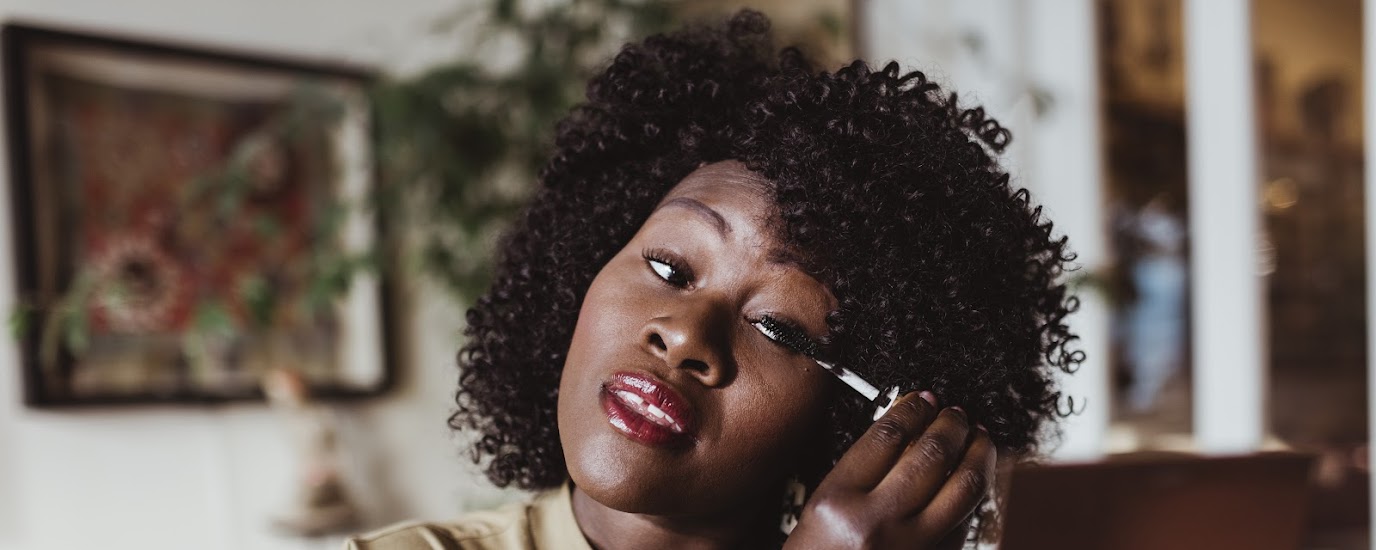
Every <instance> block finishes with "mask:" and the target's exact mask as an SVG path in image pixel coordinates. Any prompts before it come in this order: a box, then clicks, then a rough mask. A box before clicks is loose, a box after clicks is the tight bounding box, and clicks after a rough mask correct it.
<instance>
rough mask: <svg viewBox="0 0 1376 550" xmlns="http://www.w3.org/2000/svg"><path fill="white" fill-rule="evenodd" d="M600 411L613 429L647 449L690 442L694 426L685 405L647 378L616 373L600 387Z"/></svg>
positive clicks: (640, 375) (675, 396) (652, 379)
mask: <svg viewBox="0 0 1376 550" xmlns="http://www.w3.org/2000/svg"><path fill="white" fill-rule="evenodd" d="M601 400H602V410H603V411H606V413H607V421H608V422H610V423H611V425H612V427H613V428H616V430H617V431H619V432H621V434H622V435H624V436H626V437H628V438H630V439H631V440H632V441H636V442H638V443H642V444H645V445H651V446H667V445H675V444H684V443H688V442H690V441H692V439H693V434H694V432H695V431H696V429H697V428H696V426H695V425H694V424H693V409H692V406H691V405H689V404H688V401H687V400H686V399H684V398H683V396H681V395H679V394H678V392H675V391H674V390H673V388H670V387H669V385H668V384H665V383H664V382H662V381H660V380H658V379H656V378H655V377H653V376H650V375H648V374H639V373H632V372H618V373H616V374H614V375H612V379H611V381H609V382H607V383H606V384H603V385H602V395H601Z"/></svg>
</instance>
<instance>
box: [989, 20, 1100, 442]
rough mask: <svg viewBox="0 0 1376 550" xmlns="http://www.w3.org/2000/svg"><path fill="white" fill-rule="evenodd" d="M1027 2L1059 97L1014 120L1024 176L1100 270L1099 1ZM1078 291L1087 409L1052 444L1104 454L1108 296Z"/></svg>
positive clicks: (1069, 385) (1032, 67) (1044, 67)
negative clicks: (1024, 123)
mask: <svg viewBox="0 0 1376 550" xmlns="http://www.w3.org/2000/svg"><path fill="white" fill-rule="evenodd" d="M1021 8H1022V14H1023V15H1024V16H1025V17H1026V18H1025V19H1024V21H1025V25H1026V26H1025V27H1024V30H1023V36H1024V37H1025V41H1026V43H1025V44H1023V45H1022V46H1023V47H1022V52H1021V53H1020V56H1021V57H1023V59H1022V60H1021V61H1022V65H1023V68H1024V70H1025V73H1026V76H1027V78H1028V81H1029V82H1033V83H1036V84H1037V85H1038V86H1041V87H1043V88H1045V89H1046V90H1047V92H1049V93H1050V94H1051V96H1052V97H1054V98H1055V106H1054V107H1053V108H1052V109H1050V110H1049V111H1047V112H1046V113H1045V114H1044V115H1043V116H1041V117H1039V118H1034V117H1029V120H1030V124H1028V127H1026V128H1021V127H1015V128H1013V136H1014V141H1015V142H1016V141H1018V140H1019V139H1021V140H1023V147H1024V149H1023V152H1024V155H1023V165H1022V166H1021V169H1022V173H1023V175H1024V176H1025V178H1026V181H1025V182H1024V184H1025V185H1026V186H1027V187H1028V188H1030V189H1031V190H1032V192H1033V196H1034V198H1035V199H1036V200H1037V201H1039V202H1041V203H1042V204H1043V205H1045V207H1046V211H1047V215H1048V217H1050V219H1051V220H1052V221H1054V222H1055V228H1056V232H1057V233H1059V234H1062V235H1065V236H1067V237H1069V239H1070V245H1071V247H1072V248H1073V249H1074V251H1075V253H1076V254H1077V256H1078V259H1077V261H1076V263H1077V264H1078V265H1079V267H1080V270H1081V271H1080V272H1081V273H1088V272H1093V271H1095V270H1097V269H1099V268H1101V267H1103V266H1104V265H1105V263H1106V262H1107V259H1108V258H1107V255H1108V247H1107V242H1106V239H1105V235H1106V233H1107V230H1106V229H1105V227H1104V199H1103V162H1102V158H1103V144H1102V143H1101V141H1100V138H1099V134H1100V132H1099V126H1100V122H1099V120H1100V113H1101V111H1102V107H1101V104H1100V101H1099V77H1098V64H1097V55H1096V53H1097V51H1098V44H1097V42H1096V40H1095V18H1094V9H1095V8H1094V2H1093V0H1033V1H1031V2H1028V3H1027V4H1025V5H1024V6H1021ZM1072 275H1073V274H1072ZM1077 294H1078V296H1079V298H1080V311H1079V313H1076V314H1074V315H1072V316H1071V319H1070V324H1071V328H1072V330H1074V331H1075V332H1076V333H1077V334H1079V335H1080V338H1081V340H1080V341H1079V342H1077V343H1076V346H1077V347H1078V348H1079V349H1080V350H1082V351H1084V352H1085V362H1084V364H1082V365H1080V368H1079V370H1078V371H1077V372H1076V373H1075V374H1073V375H1069V376H1062V377H1060V380H1059V383H1060V387H1061V391H1062V392H1064V394H1065V395H1068V396H1070V397H1073V398H1074V402H1075V408H1076V409H1077V410H1080V409H1081V408H1083V412H1081V413H1080V414H1078V415H1074V416H1071V417H1070V418H1067V419H1066V420H1065V423H1064V424H1063V435H1064V437H1063V439H1062V441H1061V445H1060V447H1059V448H1057V449H1055V451H1054V454H1053V456H1054V457H1055V458H1057V459H1061V460H1086V459H1093V458H1096V457H1098V456H1100V455H1101V454H1103V452H1104V440H1105V434H1106V432H1107V431H1108V424H1109V413H1110V411H1111V403H1112V397H1111V395H1110V391H1109V362H1108V355H1109V345H1108V339H1109V334H1108V332H1109V310H1108V305H1107V303H1106V301H1105V300H1104V297H1103V296H1102V295H1101V294H1099V293H1098V292H1095V291H1094V290H1092V289H1089V288H1081V289H1078V291H1077Z"/></svg>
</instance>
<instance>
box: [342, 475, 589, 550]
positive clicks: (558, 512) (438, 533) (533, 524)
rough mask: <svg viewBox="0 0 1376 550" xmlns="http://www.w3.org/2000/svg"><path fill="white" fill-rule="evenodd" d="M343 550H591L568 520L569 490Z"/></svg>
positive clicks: (355, 541) (400, 528) (368, 538)
mask: <svg viewBox="0 0 1376 550" xmlns="http://www.w3.org/2000/svg"><path fill="white" fill-rule="evenodd" d="M344 547H345V549H346V550H565V549H567V550H592V547H591V546H590V545H589V544H588V541H587V539H585V538H583V531H581V530H580V529H578V523H577V522H576V521H574V519H573V499H572V498H571V494H570V491H569V485H568V484H564V486H563V487H562V488H560V489H558V490H551V491H546V492H544V493H540V495H538V496H537V497H535V500H534V501H533V502H530V503H516V504H508V505H506V506H503V507H501V508H498V509H496V510H489V511H483V512H475V513H472V514H468V515H465V516H463V517H461V518H459V519H458V520H455V521H453V522H445V523H428V522H414V521H413V522H406V523H400V524H397V525H393V526H391V527H386V528H383V529H380V530H378V531H374V532H372V533H368V534H366V535H359V536H357V537H353V538H351V539H349V540H348V541H346V542H345V543H344Z"/></svg>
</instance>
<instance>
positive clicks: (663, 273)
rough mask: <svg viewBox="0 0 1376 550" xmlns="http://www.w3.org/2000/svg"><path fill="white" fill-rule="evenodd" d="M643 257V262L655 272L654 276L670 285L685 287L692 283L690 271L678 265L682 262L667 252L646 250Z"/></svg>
mask: <svg viewBox="0 0 1376 550" xmlns="http://www.w3.org/2000/svg"><path fill="white" fill-rule="evenodd" d="M644 257H645V263H646V264H648V265H649V266H650V269H651V270H652V271H654V272H655V276H657V277H659V278H660V279H662V280H664V282H666V283H668V284H669V285H670V286H674V287H678V288H686V287H687V286H688V285H689V284H690V283H692V280H693V274H692V272H691V271H689V270H688V268H686V267H680V266H681V265H682V263H681V262H680V261H678V260H677V259H675V258H673V257H672V256H670V255H669V254H666V253H665V252H663V251H660V250H648V251H646V252H645V253H644Z"/></svg>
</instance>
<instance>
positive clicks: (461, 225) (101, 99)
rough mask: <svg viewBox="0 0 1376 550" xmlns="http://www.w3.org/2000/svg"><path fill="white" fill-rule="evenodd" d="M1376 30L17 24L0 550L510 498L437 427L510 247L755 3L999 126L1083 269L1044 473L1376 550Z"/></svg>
mask: <svg viewBox="0 0 1376 550" xmlns="http://www.w3.org/2000/svg"><path fill="white" fill-rule="evenodd" d="M1369 4H1371V2H1363V1H1362V0H1307V1H1301V0H961V1H957V0H807V1H788V0H761V1H759V2H749V1H728V0H709V1H696V2H655V1H651V0H643V1H626V0H540V1H534V0H526V1H517V0H394V1H392V2H388V3H376V2H374V3H367V2H348V3H342V2H338V1H324V0H297V1H294V2H270V1H267V0H240V1H237V2H210V1H206V0H178V1H172V0H126V1H124V2H104V1H97V0H0V22H3V23H4V24H5V25H6V27H5V30H4V42H3V48H4V51H3V56H4V62H5V68H4V75H3V79H4V81H3V88H4V92H5V97H6V106H7V108H6V110H5V112H4V115H3V117H2V118H3V125H4V126H5V128H6V134H5V138H4V139H5V141H4V143H5V145H4V149H5V151H6V154H5V155H4V156H3V157H0V159H2V160H0V162H3V163H5V164H4V166H5V168H4V170H0V173H3V174H5V175H4V176H3V177H5V178H6V179H7V185H5V186H4V187H5V188H6V189H7V192H6V193H0V313H3V314H4V315H5V317H6V318H7V319H8V329H9V330H8V331H7V332H6V334H5V338H0V365H3V366H5V367H6V368H2V369H0V548H4V549H15V550H40V549H42V550H47V549H68V548H84V547H94V546H99V547H103V548H185V547H189V546H194V547H197V548H226V549H228V548H264V549H271V548H282V549H297V548H337V547H338V546H339V544H340V541H341V539H342V534H344V533H349V532H357V531H359V530H364V529H368V528H372V527H377V526H381V525H385V524H387V523H390V522H394V521H398V520H402V519H406V518H425V519H443V518H449V517H453V516H454V515H456V514H458V513H460V512H462V511H464V510H470V509H480V508H490V507H492V506H495V505H497V504H499V503H501V502H505V501H508V500H511V499H514V498H519V497H520V495H519V494H516V493H513V492H507V491H500V490H497V489H494V488H492V487H491V486H490V485H489V484H487V483H486V481H485V480H484V479H483V478H482V476H481V474H480V473H479V472H478V471H477V469H476V468H475V467H473V466H471V464H470V462H469V460H468V459H467V455H466V454H465V452H464V445H463V443H464V442H463V437H464V436H463V435H462V434H457V435H456V434H453V433H451V431H450V430H449V429H448V427H447V426H446V424H445V419H446V418H447V416H448V414H449V411H450V404H451V402H452V393H453V389H454V384H455V381H456V375H457V373H456V372H455V370H454V368H453V366H452V365H453V357H454V352H455V351H456V350H457V349H458V347H459V345H460V338H461V334H462V330H463V311H464V308H465V307H466V304H468V303H469V302H470V301H471V300H472V299H473V297H474V296H475V295H476V294H477V293H478V292H480V291H481V289H482V288H483V285H484V284H485V280H486V279H485V277H486V273H487V269H488V266H489V257H490V256H489V254H490V251H491V247H492V241H493V238H494V236H495V235H496V234H497V233H498V232H499V231H500V229H501V228H502V227H503V226H504V224H505V223H507V221H509V220H510V219H511V216H512V215H513V213H514V212H515V211H516V209H517V208H518V207H519V205H520V204H521V203H522V201H523V200H524V199H525V198H526V197H527V196H528V194H529V192H530V185H531V182H532V181H533V178H534V173H535V172H536V170H538V167H539V165H540V164H541V163H542V162H543V160H544V158H545V157H544V156H545V154H546V151H547V148H548V145H549V139H550V134H551V131H550V129H551V128H552V125H553V122H554V121H555V120H557V119H558V117H559V116H560V115H561V114H562V113H563V112H565V111H566V110H567V108H568V107H569V106H570V105H571V104H573V103H575V102H577V101H578V99H579V98H580V96H581V93H582V84H583V82H584V81H585V79H586V78H587V76H588V75H589V74H591V73H592V72H593V71H595V70H596V69H597V67H598V66H599V65H600V64H601V63H602V62H603V61H604V60H605V59H606V58H607V56H609V55H610V54H612V53H613V52H615V50H616V48H617V47H618V46H619V45H620V44H621V43H623V42H625V41H627V40H630V39H632V38H634V37H637V36H641V35H643V34H645V33H648V32H653V31H656V30H661V29H665V28H669V27H672V26H674V25H676V24H678V23H680V22H682V21H685V20H689V19H693V18H700V17H704V16H711V15H712V14H721V13H730V12H732V11H734V10H735V9H738V8H740V7H744V6H750V7H755V8H757V9H760V10H761V11H764V12H766V13H767V14H769V15H770V16H771V18H773V20H774V22H775V25H776V34H777V35H778V38H779V41H780V42H781V43H784V44H787V43H796V44H800V45H802V46H803V47H804V49H805V50H808V51H811V52H813V53H814V54H816V55H818V56H821V57H822V58H825V59H829V60H831V61H832V62H834V63H836V64H840V63H842V62H844V61H846V60H849V59H852V58H854V57H857V56H859V57H863V58H865V59H868V60H871V61H873V62H875V63H879V64H882V63H883V62H886V61H888V60H890V59H893V60H897V61H899V62H900V63H901V64H903V66H904V67H905V68H906V69H917V70H922V71H924V72H926V73H927V74H928V75H930V76H932V77H934V78H935V79H936V80H937V81H939V82H942V83H945V84H947V85H949V86H951V87H952V88H953V89H955V90H957V91H959V92H960V97H961V99H962V101H963V102H976V103H980V104H983V105H984V106H985V107H986V108H987V109H988V110H989V111H991V112H992V113H993V115H994V116H995V117H996V118H998V119H999V120H1000V121H1001V122H1002V123H1003V124H1004V125H1005V126H1007V127H1009V128H1011V129H1012V130H1013V132H1014V137H1015V139H1014V141H1013V145H1012V147H1011V148H1010V151H1009V152H1008V154H1007V157H1006V165H1007V167H1008V169H1009V170H1010V171H1011V172H1012V174H1013V175H1014V178H1015V182H1016V183H1018V184H1019V185H1022V186H1026V187H1027V188H1029V189H1030V190H1031V191H1032V194H1033V196H1034V197H1035V198H1036V200H1037V201H1038V202H1041V203H1043V204H1045V205H1046V212H1047V214H1048V216H1049V217H1050V218H1051V219H1052V220H1054V221H1055V224H1056V229H1057V231H1058V232H1061V233H1062V234H1065V235H1067V236H1069V237H1070V240H1071V243H1072V246H1073V247H1074V249H1075V251H1076V252H1077V253H1078V254H1079V258H1078V263H1079V265H1080V269H1079V270H1078V271H1076V272H1074V273H1071V274H1070V277H1071V280H1072V281H1073V284H1074V285H1075V286H1076V288H1077V290H1078V293H1079V296H1080V299H1081V309H1080V311H1079V313H1077V314H1076V315H1075V316H1074V319H1073V323H1074V325H1075V327H1076V330H1077V331H1078V332H1079V333H1080V334H1081V336H1082V338H1083V340H1082V342H1081V344H1082V349H1083V350H1084V352H1085V353H1086V357H1087V360H1086V361H1085V363H1084V365H1083V367H1082V368H1081V370H1080V371H1079V372H1078V373H1077V374H1076V375H1075V376H1073V377H1069V378H1067V379H1065V380H1064V381H1063V388H1064V389H1065V391H1066V393H1067V394H1068V395H1070V396H1073V397H1074V398H1075V400H1074V403H1073V405H1072V406H1073V408H1074V409H1075V410H1077V411H1080V414H1078V415H1076V416H1073V417H1071V418H1070V420H1069V421H1068V422H1067V425H1066V427H1065V430H1064V433H1063V434H1062V436H1061V438H1060V442H1059V445H1057V446H1056V447H1055V450H1054V451H1053V454H1052V457H1051V458H1052V460H1055V461H1067V462H1078V461H1091V460H1099V459H1102V458H1105V457H1110V456H1122V455H1133V454H1146V453H1191V454H1193V453H1199V454H1236V453H1248V452H1253V451H1258V450H1282V449H1291V450H1299V451H1304V452H1312V453H1315V454H1317V455H1318V456H1319V457H1320V459H1319V463H1318V468H1317V469H1316V473H1315V478H1314V480H1313V482H1312V485H1313V498H1312V501H1311V502H1312V506H1311V514H1310V526H1309V528H1308V531H1307V534H1306V535H1305V537H1306V542H1305V548H1367V547H1369V544H1370V542H1369V541H1370V537H1369V527H1370V521H1371V520H1370V517H1371V508H1370V476H1369V464H1370V452H1369V445H1368V442H1369V439H1370V437H1369V434H1370V431H1369V430H1370V422H1369V418H1371V410H1372V409H1371V405H1370V403H1369V400H1368V395H1369V393H1370V388H1371V382H1370V380H1369V377H1368V367H1367V365H1368V355H1369V353H1370V352H1369V350H1370V349H1371V348H1370V345H1371V344H1370V342H1371V338H1370V334H1371V329H1370V328H1369V327H1368V324H1367V312H1368V311H1371V310H1372V303H1373V301H1372V300H1371V299H1370V298H1369V294H1368V289H1369V288H1371V285H1372V278H1371V277H1370V275H1369V274H1368V273H1367V269H1366V266H1367V264H1368V262H1367V258H1368V256H1369V255H1370V254H1371V253H1372V246H1373V245H1372V239H1371V238H1368V235H1369V233H1368V230H1367V229H1366V227H1367V226H1366V224H1365V222H1364V220H1365V210H1366V208H1367V205H1369V204H1371V203H1370V202H1369V201H1368V199H1367V198H1366V197H1367V196H1368V195H1369V193H1367V192H1366V188H1367V185H1366V183H1365V182H1366V181H1367V180H1368V178H1367V177H1366V176H1365V171H1364V168H1363V167H1364V165H1365V163H1366V161H1365V159H1366V158H1370V157H1371V156H1372V155H1376V148H1373V147H1370V146H1368V145H1367V144H1366V143H1365V141H1364V134H1365V129H1366V128H1367V127H1370V125H1369V124H1364V122H1363V121H1366V120H1369V118H1367V117H1369V116H1370V115H1368V114H1365V111H1364V105H1365V104H1366V103H1367V101H1366V98H1367V97H1368V96H1367V95H1366V93H1365V92H1364V90H1365V89H1366V85H1365V84H1366V82H1367V77H1366V76H1364V75H1365V74H1367V73H1368V72H1369V71H1366V67H1367V66H1368V65H1369V64H1370V63H1372V61H1370V60H1371V59H1372V56H1370V55H1368V56H1365V57H1364V55H1363V51H1364V48H1366V50H1365V51H1368V52H1371V51H1373V50H1372V49H1371V48H1373V47H1376V46H1373V44H1376V41H1373V40H1370V39H1369V38H1364V35H1363V31H1362V29H1363V25H1364V24H1370V23H1372V22H1373V21H1376V16H1373V15H1371V13H1372V12H1371V8H1372V6H1370V5H1369ZM1364 59H1366V61H1364Z"/></svg>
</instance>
